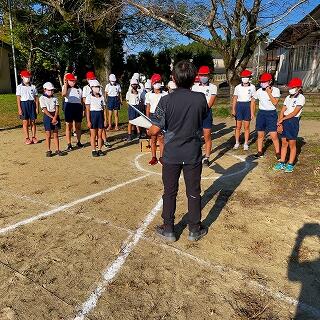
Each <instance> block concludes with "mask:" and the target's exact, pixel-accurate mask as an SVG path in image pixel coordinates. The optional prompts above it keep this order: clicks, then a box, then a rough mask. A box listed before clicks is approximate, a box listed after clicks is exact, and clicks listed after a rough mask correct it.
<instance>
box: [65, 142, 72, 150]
mask: <svg viewBox="0 0 320 320" xmlns="http://www.w3.org/2000/svg"><path fill="white" fill-rule="evenodd" d="M66 150H67V151H72V150H73V146H72V144H71V143H69V144H68V146H67V149H66Z"/></svg>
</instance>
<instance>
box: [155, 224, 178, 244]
mask: <svg viewBox="0 0 320 320" xmlns="http://www.w3.org/2000/svg"><path fill="white" fill-rule="evenodd" d="M156 234H157V235H158V236H159V237H161V238H162V239H164V240H166V241H169V242H175V241H177V238H176V236H175V234H174V232H173V231H167V230H166V228H165V225H162V226H157V227H156Z"/></svg>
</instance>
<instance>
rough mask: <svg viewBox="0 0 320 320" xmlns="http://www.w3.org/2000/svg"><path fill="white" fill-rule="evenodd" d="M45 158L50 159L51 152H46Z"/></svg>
mask: <svg viewBox="0 0 320 320" xmlns="http://www.w3.org/2000/svg"><path fill="white" fill-rule="evenodd" d="M46 157H48V158H50V157H52V151H51V150H49V151H47V152H46Z"/></svg>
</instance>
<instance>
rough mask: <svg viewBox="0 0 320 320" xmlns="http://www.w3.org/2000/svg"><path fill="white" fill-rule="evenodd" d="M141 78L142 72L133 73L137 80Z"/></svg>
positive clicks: (133, 77)
mask: <svg viewBox="0 0 320 320" xmlns="http://www.w3.org/2000/svg"><path fill="white" fill-rule="evenodd" d="M139 78H140V74H139V73H138V72H135V73H134V74H133V76H132V79H137V80H139Z"/></svg>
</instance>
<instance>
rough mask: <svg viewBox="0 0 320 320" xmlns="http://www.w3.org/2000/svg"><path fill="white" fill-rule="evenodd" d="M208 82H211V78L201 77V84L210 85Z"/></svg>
mask: <svg viewBox="0 0 320 320" xmlns="http://www.w3.org/2000/svg"><path fill="white" fill-rule="evenodd" d="M208 81H209V78H208V77H200V82H201V83H202V84H206V83H208Z"/></svg>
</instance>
